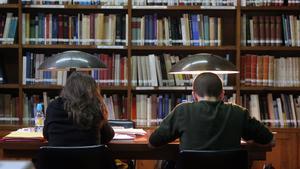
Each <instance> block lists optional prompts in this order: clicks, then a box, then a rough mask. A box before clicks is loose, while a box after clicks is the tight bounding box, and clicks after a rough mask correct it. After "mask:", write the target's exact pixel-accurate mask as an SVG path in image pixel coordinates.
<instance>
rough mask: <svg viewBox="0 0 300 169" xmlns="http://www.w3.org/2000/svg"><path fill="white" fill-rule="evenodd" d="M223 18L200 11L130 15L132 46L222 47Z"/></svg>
mask: <svg viewBox="0 0 300 169" xmlns="http://www.w3.org/2000/svg"><path fill="white" fill-rule="evenodd" d="M221 30H222V19H221V17H212V16H207V15H202V14H183V15H182V17H173V16H169V17H162V18H158V16H157V14H153V15H145V16H142V17H133V18H132V43H133V45H158V46H162V45H164V46H172V45H184V46H221V44H222V34H221Z"/></svg>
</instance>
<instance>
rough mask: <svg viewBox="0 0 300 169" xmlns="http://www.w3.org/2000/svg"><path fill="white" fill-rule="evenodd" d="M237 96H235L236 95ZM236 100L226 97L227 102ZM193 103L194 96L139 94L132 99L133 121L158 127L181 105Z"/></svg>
mask: <svg viewBox="0 0 300 169" xmlns="http://www.w3.org/2000/svg"><path fill="white" fill-rule="evenodd" d="M234 95H235V94H234ZM233 99H234V102H235V98H233V97H231V96H227V97H226V100H225V101H226V102H232V101H233ZM183 102H193V97H192V95H184V94H174V93H172V94H151V95H145V94H137V95H135V96H133V98H132V119H134V120H135V121H136V124H137V125H138V126H147V127H150V126H157V125H159V124H160V122H161V121H162V119H164V118H165V117H166V116H167V115H168V114H169V113H170V112H171V111H172V109H173V108H174V107H175V106H176V105H177V104H179V103H183Z"/></svg>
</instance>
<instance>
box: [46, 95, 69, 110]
mask: <svg viewBox="0 0 300 169" xmlns="http://www.w3.org/2000/svg"><path fill="white" fill-rule="evenodd" d="M64 102H65V101H64V99H63V98H62V97H58V98H56V99H54V100H53V101H51V102H50V104H49V105H48V107H47V109H63V107H64Z"/></svg>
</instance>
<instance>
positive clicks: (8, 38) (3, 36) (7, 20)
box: [0, 12, 18, 44]
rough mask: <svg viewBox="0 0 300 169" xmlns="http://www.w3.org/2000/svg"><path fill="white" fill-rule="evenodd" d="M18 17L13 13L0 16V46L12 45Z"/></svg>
mask: <svg viewBox="0 0 300 169" xmlns="http://www.w3.org/2000/svg"><path fill="white" fill-rule="evenodd" d="M17 25H18V17H17V16H14V14H13V13H11V12H8V13H6V14H2V13H1V14H0V44H13V43H14V41H15V37H16V32H17Z"/></svg>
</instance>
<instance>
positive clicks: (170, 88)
mask: <svg viewBox="0 0 300 169" xmlns="http://www.w3.org/2000/svg"><path fill="white" fill-rule="evenodd" d="M192 89H193V87H192V86H159V87H152V86H136V87H132V90H134V91H152V90H154V91H191V90H192ZM224 90H227V91H230V90H232V91H234V90H236V87H235V86H224Z"/></svg>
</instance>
